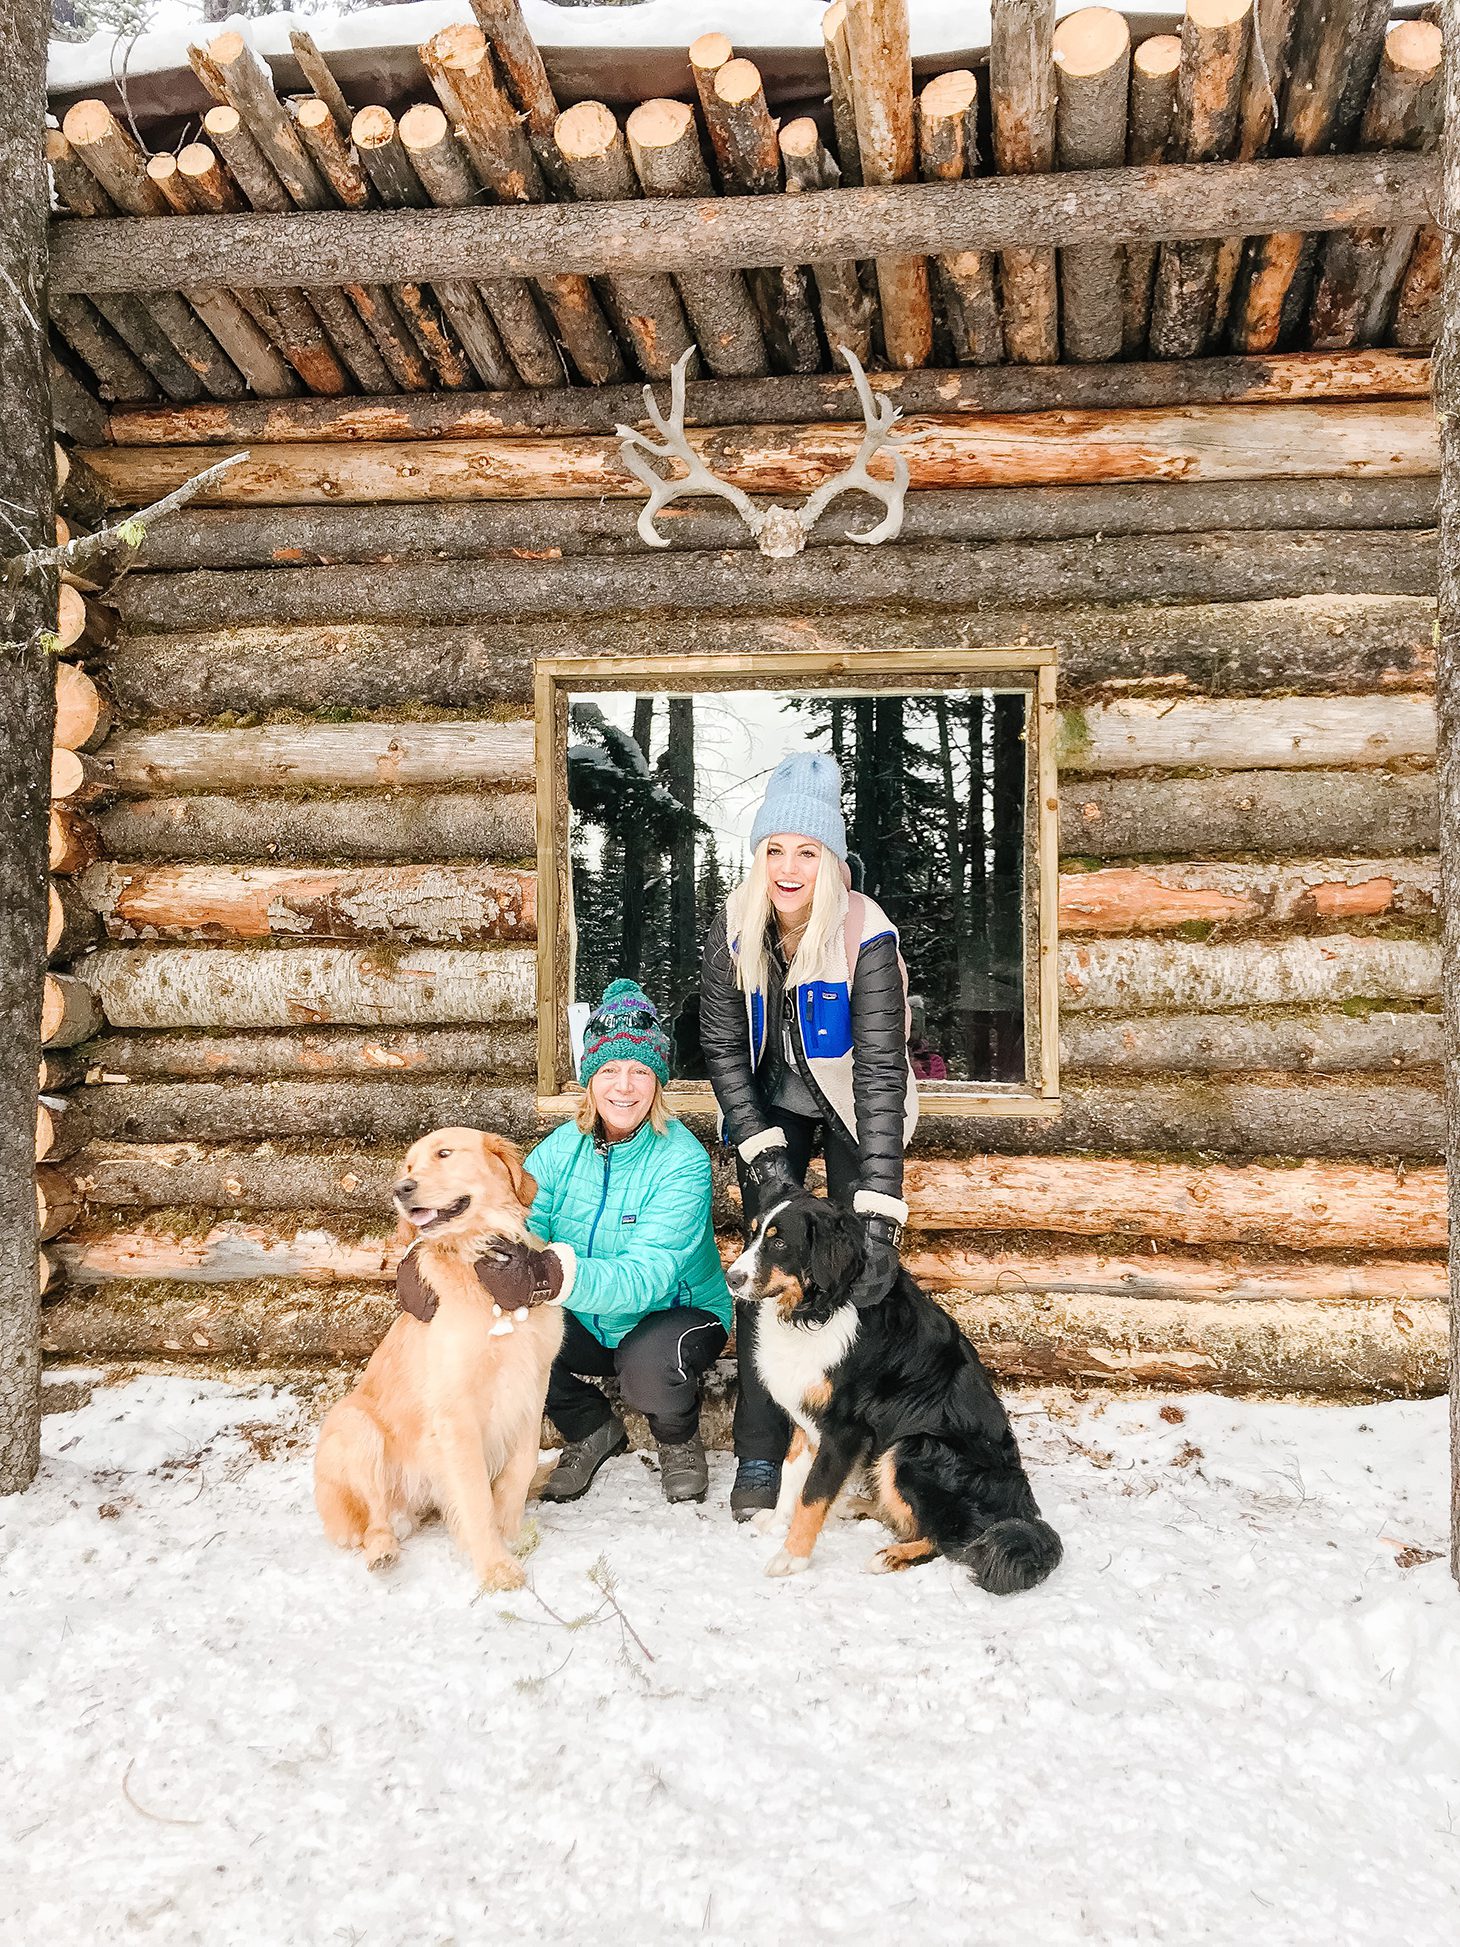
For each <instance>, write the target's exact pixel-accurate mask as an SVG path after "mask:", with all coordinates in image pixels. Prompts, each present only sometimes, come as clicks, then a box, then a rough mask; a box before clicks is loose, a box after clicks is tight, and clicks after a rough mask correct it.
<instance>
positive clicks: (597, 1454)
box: [537, 1414, 629, 1501]
mask: <svg viewBox="0 0 1460 1947" xmlns="http://www.w3.org/2000/svg"><path fill="white" fill-rule="evenodd" d="M628 1444H629V1436H628V1434H627V1433H625V1432H624V1423H623V1421H622V1420H621V1419H619V1418H618V1416H617V1415H616V1414H615V1415H613V1416H612V1417H610V1418H609V1419H606V1420H605V1421H604V1422H603V1425H602V1426H600V1427H595V1428H594V1430H593V1432H592V1433H590V1434H589V1435H588V1437H587V1439H586V1440H570V1441H569V1442H568V1444H567V1446H566V1447H564V1448H563V1453H562V1458H561V1459H560V1460H559V1462H558V1464H557V1466H556V1467H554V1469H553V1471H552V1472H551V1473H550V1474H549V1475H548V1477H547V1479H546V1480H545V1481H544V1482H543V1484H542V1486H541V1487H540V1488H539V1489H538V1495H537V1498H538V1500H539V1501H577V1500H581V1498H582V1497H583V1495H585V1494H586V1493H587V1492H588V1490H589V1488H590V1487H592V1485H593V1476H594V1475H595V1474H596V1473H597V1472H598V1470H599V1468H600V1467H601V1466H602V1465H603V1463H604V1461H605V1460H612V1459H613V1457H614V1455H615V1454H616V1453H622V1452H623V1451H624V1450H625V1448H626V1447H627V1446H628Z"/></svg>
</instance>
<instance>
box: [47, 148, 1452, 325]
mask: <svg viewBox="0 0 1460 1947" xmlns="http://www.w3.org/2000/svg"><path fill="white" fill-rule="evenodd" d="M1439 193H1440V172H1439V165H1438V161H1437V159H1436V158H1434V157H1432V156H1417V155H1404V154H1397V153H1396V154H1389V153H1377V154H1370V155H1346V156H1322V157H1319V156H1311V157H1298V158H1284V159H1281V160H1274V161H1263V162H1250V163H1227V164H1222V163H1218V164H1207V165H1202V166H1198V167H1192V168H1170V167H1162V166H1160V165H1157V166H1147V167H1144V168H1142V167H1135V168H1122V169H1090V170H1085V171H1075V172H1069V173H1061V174H1053V175H1047V176H1040V177H1031V176H1024V177H1014V176H1003V177H988V178H983V179H981V180H979V181H978V182H938V183H899V184H895V185H893V186H890V187H879V188H861V189H831V190H824V191H823V192H822V193H821V194H820V195H818V196H815V197H809V196H766V197H743V196H740V197H736V196H729V197H709V198H694V199H689V200H686V201H683V202H681V201H678V200H676V199H670V200H666V201H663V202H656V201H653V200H650V201H644V202H631V203H568V204H542V205H539V206H537V207H533V208H524V207H520V206H519V207H513V208H510V209H496V208H481V207H477V208H474V209H465V210H435V209H432V210H369V211H336V210H330V211H329V212H328V213H320V214H318V215H311V214H306V213H300V214H298V215H294V214H290V215H282V216H270V215H262V214H250V215H222V216H206V217H190V216H170V217H167V218H163V219H156V218H154V219H146V218H132V219H125V218H108V217H101V218H92V219H88V220H87V221H85V222H84V223H83V222H78V221H74V220H73V221H61V222H57V223H54V224H53V225H52V227H51V238H50V250H51V279H52V282H53V284H54V286H55V288H56V289H57V290H58V291H65V292H77V293H86V294H90V293H92V292H101V293H107V292H113V291H117V292H128V291H153V290H165V289H166V288H167V287H168V285H169V283H170V282H171V281H172V280H173V279H175V278H176V276H177V265H178V262H179V260H184V261H186V263H187V266H188V273H189V276H190V277H192V278H194V279H196V280H197V281H199V282H202V283H208V282H219V283H221V282H224V281H227V282H229V283H233V284H241V285H244V286H246V287H248V288H253V287H255V286H257V287H259V288H261V289H271V288H273V287H275V286H279V285H293V284H305V285H335V284H356V283H359V284H392V283H400V282H403V281H407V280H409V281H422V282H424V281H428V280H434V279H437V278H467V279H470V278H473V277H476V276H479V275H480V274H481V269H482V266H483V265H484V264H489V265H490V266H491V268H492V272H493V275H494V276H500V277H535V276H538V275H540V274H547V275H550V276H562V275H564V274H565V273H567V274H577V275H580V276H587V277H597V276H602V275H604V274H605V273H608V272H618V273H622V272H626V271H664V272H668V273H671V274H673V273H678V272H684V271H696V270H729V269H735V270H750V269H758V268H768V267H772V266H776V265H780V264H806V263H817V262H832V261H835V260H837V259H845V258H852V257H867V256H875V257H896V256H899V255H919V256H931V255H937V254H938V253H940V252H948V251H955V250H1001V249H1005V248H1008V247H1010V246H1012V247H1013V248H1015V249H1029V248H1033V247H1039V246H1043V247H1050V246H1058V245H1060V244H1071V243H1076V244H1077V243H1080V242H1082V241H1084V240H1085V239H1086V238H1088V237H1090V236H1099V237H1101V238H1102V239H1104V240H1105V241H1106V242H1108V243H1111V244H1117V243H1159V242H1162V241H1164V240H1166V239H1168V238H1175V239H1183V238H1194V237H1225V236H1239V235H1240V236H1256V235H1262V234H1268V233H1271V232H1273V231H1277V230H1280V229H1281V230H1291V229H1293V228H1294V227H1296V228H1298V229H1301V230H1304V231H1319V230H1343V229H1351V228H1355V227H1358V226H1361V225H1373V224H1400V223H1406V222H1413V223H1417V222H1422V221H1423V220H1424V219H1425V217H1426V216H1427V215H1428V213H1429V211H1430V210H1431V209H1433V208H1436V207H1438V200H1439Z"/></svg>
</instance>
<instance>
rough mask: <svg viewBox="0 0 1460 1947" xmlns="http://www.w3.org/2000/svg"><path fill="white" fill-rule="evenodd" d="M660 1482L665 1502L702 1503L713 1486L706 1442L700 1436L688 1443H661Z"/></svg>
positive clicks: (675, 1441)
mask: <svg viewBox="0 0 1460 1947" xmlns="http://www.w3.org/2000/svg"><path fill="white" fill-rule="evenodd" d="M659 1482H660V1485H661V1486H662V1487H663V1489H664V1498H665V1500H666V1501H703V1500H704V1498H705V1495H706V1494H707V1493H708V1492H709V1487H710V1470H709V1467H708V1466H707V1465H706V1464H705V1443H704V1441H703V1440H701V1438H700V1436H699V1435H698V1434H697V1433H692V1434H691V1435H690V1436H689V1438H688V1440H673V1441H668V1440H661V1441H660V1442H659Z"/></svg>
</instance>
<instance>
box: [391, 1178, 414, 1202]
mask: <svg viewBox="0 0 1460 1947" xmlns="http://www.w3.org/2000/svg"><path fill="white" fill-rule="evenodd" d="M390 1194H391V1195H392V1196H393V1197H394V1198H395V1200H396V1202H397V1203H405V1202H406V1201H407V1200H408V1199H409V1198H411V1197H413V1196H414V1195H415V1194H416V1179H415V1178H414V1177H413V1176H408V1177H407V1178H406V1179H405V1181H404V1182H403V1183H397V1184H396V1186H395V1188H394V1189H393V1190H392V1191H391V1193H390Z"/></svg>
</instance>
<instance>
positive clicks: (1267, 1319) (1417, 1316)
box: [41, 1281, 1446, 1400]
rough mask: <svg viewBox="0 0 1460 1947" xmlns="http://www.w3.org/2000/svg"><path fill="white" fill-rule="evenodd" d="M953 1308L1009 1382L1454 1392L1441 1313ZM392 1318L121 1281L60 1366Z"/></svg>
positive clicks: (265, 1349)
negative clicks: (1447, 1384) (1448, 1386)
mask: <svg viewBox="0 0 1460 1947" xmlns="http://www.w3.org/2000/svg"><path fill="white" fill-rule="evenodd" d="M945 1304H946V1306H947V1309H948V1310H949V1311H950V1312H951V1313H952V1314H953V1316H954V1317H955V1318H956V1319H957V1320H958V1322H959V1324H960V1325H961V1326H962V1327H963V1329H964V1330H965V1331H966V1332H968V1334H969V1335H970V1336H971V1337H972V1338H973V1339H974V1340H975V1342H976V1343H977V1345H978V1347H979V1351H980V1353H981V1355H982V1356H983V1357H984V1359H985V1360H986V1361H987V1363H988V1364H989V1366H990V1368H991V1369H992V1370H993V1371H994V1372H995V1374H996V1375H998V1376H1000V1377H1001V1378H1004V1379H1006V1380H1021V1379H1023V1380H1038V1381H1044V1382H1058V1383H1069V1382H1075V1383H1079V1384H1087V1383H1090V1382H1092V1381H1094V1382H1098V1383H1101V1384H1110V1383H1112V1382H1113V1383H1116V1384H1121V1385H1129V1386H1145V1387H1159V1388H1161V1389H1163V1390H1169V1389H1172V1388H1181V1387H1199V1388H1201V1389H1203V1390H1218V1391H1228V1392H1265V1393H1298V1394H1301V1395H1305V1396H1313V1395H1317V1396H1324V1397H1336V1398H1339V1399H1348V1400H1355V1399H1365V1398H1375V1397H1378V1398H1391V1397H1408V1396H1422V1395H1425V1394H1431V1393H1437V1392H1441V1391H1443V1389H1444V1375H1445V1365H1446V1314H1445V1309H1444V1308H1443V1307H1442V1306H1439V1305H1435V1304H1421V1303H1413V1304H1410V1305H1407V1306H1399V1307H1396V1306H1395V1305H1394V1304H1392V1303H1390V1302H1387V1301H1373V1302H1368V1303H1363V1302H1358V1301H1354V1302H1350V1303H1347V1304H1344V1305H1317V1304H1301V1303H1294V1302H1284V1301H1282V1300H1268V1301H1261V1300H1255V1301H1253V1302H1252V1303H1250V1304H1244V1305H1229V1304H1225V1303H1213V1302H1206V1303H1203V1302H1193V1301H1184V1300H1180V1299H1166V1300H1162V1299H1149V1298H1085V1297H1081V1296H1078V1295H1072V1296H1065V1297H1057V1298H1047V1297H1044V1296H1042V1295H1029V1294H1024V1293H1021V1294H1019V1295H1017V1296H1013V1297H1011V1296H1007V1295H1001V1296H998V1297H971V1298H963V1297H949V1298H947V1299H945ZM394 1317H395V1304H394V1299H393V1298H392V1297H391V1296H390V1295H389V1294H388V1292H387V1290H386V1288H384V1287H382V1286H381V1285H378V1284H375V1285H371V1284H364V1285H331V1286H328V1287H320V1286H318V1285H307V1284H302V1283H300V1284H293V1285H291V1284H289V1283H285V1282H282V1281H281V1282H278V1283H268V1282H256V1283H252V1284H247V1285H243V1286H241V1287H231V1288H230V1287H223V1288H220V1287H218V1286H216V1285H203V1284H174V1285H168V1284H160V1285H154V1284H147V1283H140V1284H131V1283H116V1284H110V1285H106V1286H102V1287H93V1288H91V1289H89V1290H87V1291H86V1292H85V1293H84V1295H82V1294H77V1295H67V1296H62V1297H60V1298H57V1299H54V1300H52V1301H51V1302H50V1303H49V1304H47V1305H46V1306H45V1307H44V1308H43V1309H42V1313H41V1344H42V1348H43V1350H44V1351H45V1352H46V1353H47V1354H48V1355H49V1356H51V1357H53V1358H82V1359H87V1360H91V1361H95V1360H136V1359H139V1358H161V1359H167V1360H176V1361H179V1362H182V1361H191V1362H199V1363H207V1364H209V1365H211V1366H215V1367H216V1366H217V1365H218V1364H219V1363H223V1364H226V1365H228V1366H230V1367H235V1368H236V1367H237V1366H239V1365H244V1366H252V1367H262V1368H265V1369H268V1368H289V1367H318V1366H320V1365H326V1364H345V1363H348V1364H358V1363H360V1362H362V1361H363V1360H364V1359H366V1358H367V1357H368V1356H369V1354H370V1353H371V1352H372V1351H373V1350H374V1348H375V1346H376V1345H377V1344H378V1343H379V1341H380V1338H381V1336H382V1335H383V1334H384V1332H385V1331H386V1329H387V1328H388V1327H389V1325H390V1323H391V1321H392V1320H393V1318H394Z"/></svg>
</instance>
